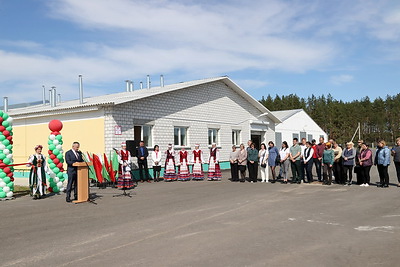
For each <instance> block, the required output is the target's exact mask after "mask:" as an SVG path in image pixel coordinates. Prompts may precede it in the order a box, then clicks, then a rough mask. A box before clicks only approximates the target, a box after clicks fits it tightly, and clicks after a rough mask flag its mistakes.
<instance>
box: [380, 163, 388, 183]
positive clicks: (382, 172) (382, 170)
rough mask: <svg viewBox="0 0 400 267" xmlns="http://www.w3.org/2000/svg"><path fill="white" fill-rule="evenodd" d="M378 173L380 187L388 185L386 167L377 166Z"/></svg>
mask: <svg viewBox="0 0 400 267" xmlns="http://www.w3.org/2000/svg"><path fill="white" fill-rule="evenodd" d="M378 173H379V179H380V180H381V185H388V184H389V173H388V166H384V165H382V164H378Z"/></svg>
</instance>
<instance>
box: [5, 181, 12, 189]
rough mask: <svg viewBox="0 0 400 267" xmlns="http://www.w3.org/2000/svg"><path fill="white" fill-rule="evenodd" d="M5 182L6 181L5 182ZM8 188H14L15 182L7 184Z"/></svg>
mask: <svg viewBox="0 0 400 267" xmlns="http://www.w3.org/2000/svg"><path fill="white" fill-rule="evenodd" d="M3 181H4V180H3ZM7 186H8V187H9V188H14V182H9V183H7Z"/></svg>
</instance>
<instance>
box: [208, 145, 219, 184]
mask: <svg viewBox="0 0 400 267" xmlns="http://www.w3.org/2000/svg"><path fill="white" fill-rule="evenodd" d="M221 178H222V175H221V168H220V167H219V151H218V149H217V144H216V143H213V144H212V146H211V149H210V156H209V158H208V181H220V180H221Z"/></svg>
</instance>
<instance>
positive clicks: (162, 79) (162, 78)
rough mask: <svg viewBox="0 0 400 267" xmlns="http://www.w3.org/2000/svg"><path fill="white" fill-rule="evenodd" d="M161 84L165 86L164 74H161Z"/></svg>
mask: <svg viewBox="0 0 400 267" xmlns="http://www.w3.org/2000/svg"><path fill="white" fill-rule="evenodd" d="M160 86H161V87H164V75H162V74H161V75H160Z"/></svg>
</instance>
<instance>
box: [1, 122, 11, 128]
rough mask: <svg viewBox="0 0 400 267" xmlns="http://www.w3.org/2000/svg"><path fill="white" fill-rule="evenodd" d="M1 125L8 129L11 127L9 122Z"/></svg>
mask: <svg viewBox="0 0 400 267" xmlns="http://www.w3.org/2000/svg"><path fill="white" fill-rule="evenodd" d="M1 125H3V126H4V127H6V128H7V127H8V126H10V123H9V122H8V121H3V123H2V124H1Z"/></svg>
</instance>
